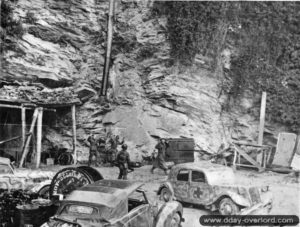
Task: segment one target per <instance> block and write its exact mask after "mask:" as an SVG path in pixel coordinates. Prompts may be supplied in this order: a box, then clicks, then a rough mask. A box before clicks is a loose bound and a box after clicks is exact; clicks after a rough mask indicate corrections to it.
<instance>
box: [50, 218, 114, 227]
mask: <svg viewBox="0 0 300 227" xmlns="http://www.w3.org/2000/svg"><path fill="white" fill-rule="evenodd" d="M107 224H109V222H108V221H106V220H104V219H103V220H101V219H99V218H94V219H89V220H88V219H84V218H82V219H81V218H80V217H75V216H54V217H52V218H51V220H50V221H49V222H48V223H47V224H46V225H44V226H45V227H75V226H78V227H79V226H80V227H102V226H105V225H107Z"/></svg>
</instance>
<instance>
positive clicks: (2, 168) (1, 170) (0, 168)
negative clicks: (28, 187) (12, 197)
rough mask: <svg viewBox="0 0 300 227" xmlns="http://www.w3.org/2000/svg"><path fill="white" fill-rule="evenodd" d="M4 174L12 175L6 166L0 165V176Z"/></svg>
mask: <svg viewBox="0 0 300 227" xmlns="http://www.w3.org/2000/svg"><path fill="white" fill-rule="evenodd" d="M1 173H2V174H5V173H12V172H11V169H10V167H9V166H8V165H5V164H0V174H1Z"/></svg>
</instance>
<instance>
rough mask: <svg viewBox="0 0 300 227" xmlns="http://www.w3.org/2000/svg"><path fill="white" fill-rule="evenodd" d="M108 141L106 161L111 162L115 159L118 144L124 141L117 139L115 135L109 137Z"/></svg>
mask: <svg viewBox="0 0 300 227" xmlns="http://www.w3.org/2000/svg"><path fill="white" fill-rule="evenodd" d="M108 143H109V144H110V149H109V150H108V158H107V159H108V162H110V163H111V164H112V163H114V162H115V160H116V154H117V152H118V149H117V148H118V145H121V144H123V143H124V140H123V141H119V137H118V136H116V137H114V138H113V137H111V138H110V139H109V140H108Z"/></svg>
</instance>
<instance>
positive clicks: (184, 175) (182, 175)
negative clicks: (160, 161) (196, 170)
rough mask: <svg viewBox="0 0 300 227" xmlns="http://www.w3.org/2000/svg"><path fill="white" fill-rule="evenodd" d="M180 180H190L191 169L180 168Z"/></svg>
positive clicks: (178, 175) (178, 177) (178, 176)
mask: <svg viewBox="0 0 300 227" xmlns="http://www.w3.org/2000/svg"><path fill="white" fill-rule="evenodd" d="M177 180H178V181H189V171H188V170H185V169H183V170H180V171H179V172H178V174H177Z"/></svg>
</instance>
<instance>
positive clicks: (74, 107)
mask: <svg viewBox="0 0 300 227" xmlns="http://www.w3.org/2000/svg"><path fill="white" fill-rule="evenodd" d="M72 130H73V159H74V165H76V163H77V151H76V106H75V105H73V106H72Z"/></svg>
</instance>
